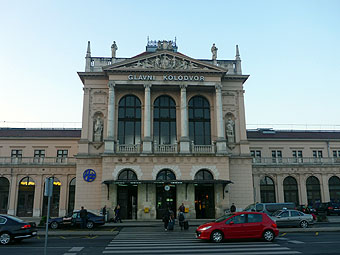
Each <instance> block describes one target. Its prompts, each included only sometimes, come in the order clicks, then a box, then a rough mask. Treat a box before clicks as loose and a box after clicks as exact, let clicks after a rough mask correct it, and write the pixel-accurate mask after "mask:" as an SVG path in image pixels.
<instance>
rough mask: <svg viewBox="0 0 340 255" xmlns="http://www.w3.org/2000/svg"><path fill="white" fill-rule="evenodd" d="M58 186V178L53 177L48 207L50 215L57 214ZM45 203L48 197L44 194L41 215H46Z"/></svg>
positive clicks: (54, 215)
mask: <svg viewBox="0 0 340 255" xmlns="http://www.w3.org/2000/svg"><path fill="white" fill-rule="evenodd" d="M60 186H61V182H60V181H59V179H58V178H56V177H54V178H53V193H52V197H51V207H50V215H51V216H52V217H58V216H59V200H60ZM47 205H48V197H46V196H44V199H43V212H42V214H43V215H45V216H46V215H47Z"/></svg>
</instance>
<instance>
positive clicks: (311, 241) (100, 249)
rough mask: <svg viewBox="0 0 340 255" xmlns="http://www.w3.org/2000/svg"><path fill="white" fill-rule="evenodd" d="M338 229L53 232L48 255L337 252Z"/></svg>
mask: <svg viewBox="0 0 340 255" xmlns="http://www.w3.org/2000/svg"><path fill="white" fill-rule="evenodd" d="M339 240H340V232H320V233H318V232H308V233H284V232H283V233H280V236H279V237H278V238H277V239H276V240H275V241H274V242H273V243H266V242H262V241H258V240H246V241H227V242H224V243H221V244H214V243H210V242H205V241H201V240H197V239H196V238H195V236H194V229H190V230H189V231H182V232H181V231H180V230H177V229H176V230H175V231H174V232H165V231H164V230H163V229H160V228H157V227H129V228H123V229H122V230H121V232H120V233H119V234H118V235H116V236H115V235H114V234H112V236H99V235H91V236H86V235H82V236H55V237H50V238H49V239H48V250H47V251H48V252H47V254H49V255H85V254H88V255H90V254H91V255H95V254H124V255H125V254H126V255H137V254H177V255H180V254H183V255H193V254H195V255H199V254H228V255H260V254H261V255H276V254H280V255H283V254H308V255H311V254H315V255H316V254H317V255H323V254H340V242H339ZM0 254H1V255H2V254H4V255H7V254H9V255H22V254H25V255H30V254H34V255H35V254H44V238H43V237H37V238H32V239H27V240H24V241H22V242H21V243H19V244H11V245H8V246H0Z"/></svg>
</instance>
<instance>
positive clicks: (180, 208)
mask: <svg viewBox="0 0 340 255" xmlns="http://www.w3.org/2000/svg"><path fill="white" fill-rule="evenodd" d="M178 210H179V211H180V212H183V213H184V211H185V206H184V203H182V204H181V206H180V207H179V208H178Z"/></svg>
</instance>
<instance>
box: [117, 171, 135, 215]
mask: <svg viewBox="0 0 340 255" xmlns="http://www.w3.org/2000/svg"><path fill="white" fill-rule="evenodd" d="M118 180H120V181H123V182H125V184H118V187H117V201H118V204H119V205H120V213H121V218H122V219H136V218H137V184H133V181H137V180H138V178H137V175H136V173H135V172H134V171H133V170H132V169H124V170H122V171H121V172H120V173H119V175H118ZM131 182H132V183H131Z"/></svg>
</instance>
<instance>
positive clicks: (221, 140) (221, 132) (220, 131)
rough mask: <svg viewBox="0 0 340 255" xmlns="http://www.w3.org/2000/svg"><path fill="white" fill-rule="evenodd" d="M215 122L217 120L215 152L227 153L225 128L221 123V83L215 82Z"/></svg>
mask: <svg viewBox="0 0 340 255" xmlns="http://www.w3.org/2000/svg"><path fill="white" fill-rule="evenodd" d="M215 88H216V122H217V140H216V149H217V153H227V141H226V139H225V129H224V123H223V109H222V85H221V84H216V86H215Z"/></svg>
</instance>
